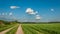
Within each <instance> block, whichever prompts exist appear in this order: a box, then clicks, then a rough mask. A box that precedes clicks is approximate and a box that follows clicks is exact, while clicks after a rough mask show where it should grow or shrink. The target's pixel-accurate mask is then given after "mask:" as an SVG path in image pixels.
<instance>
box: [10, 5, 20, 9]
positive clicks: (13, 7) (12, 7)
mask: <svg viewBox="0 0 60 34" xmlns="http://www.w3.org/2000/svg"><path fill="white" fill-rule="evenodd" d="M10 8H11V9H16V8H20V7H18V6H10Z"/></svg>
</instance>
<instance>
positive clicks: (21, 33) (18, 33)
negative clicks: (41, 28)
mask: <svg viewBox="0 0 60 34" xmlns="http://www.w3.org/2000/svg"><path fill="white" fill-rule="evenodd" d="M16 34H24V32H23V30H22V27H21V24H20V25H19V27H18V29H17V32H16Z"/></svg>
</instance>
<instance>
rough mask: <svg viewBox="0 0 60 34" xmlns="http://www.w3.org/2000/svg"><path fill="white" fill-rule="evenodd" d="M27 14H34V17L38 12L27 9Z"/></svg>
mask: <svg viewBox="0 0 60 34" xmlns="http://www.w3.org/2000/svg"><path fill="white" fill-rule="evenodd" d="M26 13H27V14H32V15H35V14H36V13H38V12H37V11H36V12H34V10H33V9H31V8H27V9H26Z"/></svg>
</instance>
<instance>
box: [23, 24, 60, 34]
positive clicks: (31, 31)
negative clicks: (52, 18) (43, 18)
mask: <svg viewBox="0 0 60 34" xmlns="http://www.w3.org/2000/svg"><path fill="white" fill-rule="evenodd" d="M22 29H23V31H24V34H60V23H58V24H57V23H56V24H22Z"/></svg>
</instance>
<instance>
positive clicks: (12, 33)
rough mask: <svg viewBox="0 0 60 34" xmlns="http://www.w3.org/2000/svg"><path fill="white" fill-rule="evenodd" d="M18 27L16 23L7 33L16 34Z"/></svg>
mask: <svg viewBox="0 0 60 34" xmlns="http://www.w3.org/2000/svg"><path fill="white" fill-rule="evenodd" d="M17 29H18V25H16V26H15V27H14V28H13V29H11V30H10V31H8V32H7V33H6V34H15V33H16V31H17Z"/></svg>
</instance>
